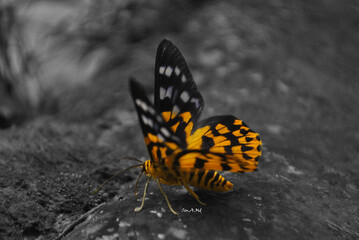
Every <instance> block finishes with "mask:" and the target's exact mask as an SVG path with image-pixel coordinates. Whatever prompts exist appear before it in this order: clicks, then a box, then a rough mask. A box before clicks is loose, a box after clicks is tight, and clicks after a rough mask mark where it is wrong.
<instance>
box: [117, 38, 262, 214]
mask: <svg viewBox="0 0 359 240" xmlns="http://www.w3.org/2000/svg"><path fill="white" fill-rule="evenodd" d="M130 90H131V94H132V97H133V100H134V103H135V107H136V110H137V114H138V119H139V122H140V125H141V128H142V131H143V134H144V138H145V143H146V146H147V149H148V152H149V154H150V157H151V159H150V160H147V161H145V162H144V163H142V164H140V165H136V166H133V167H141V168H142V173H145V175H146V176H147V177H148V179H147V182H146V185H145V190H144V195H143V200H142V205H141V206H140V207H138V208H136V209H135V211H140V210H141V209H142V207H143V204H144V199H145V194H146V190H147V186H148V184H149V181H150V180H151V179H154V180H155V181H156V182H157V184H158V186H159V188H160V190H161V192H162V194H163V195H164V197H165V199H166V201H167V204H168V207H169V208H170V210H171V211H172V212H173V213H174V214H178V213H177V212H176V211H174V210H173V208H172V207H171V205H170V203H169V201H168V198H167V196H166V194H165V193H164V191H163V189H162V187H161V183H162V184H167V185H183V186H184V187H185V188H186V189H187V190H188V192H189V193H190V194H191V195H192V196H193V197H194V198H195V199H196V200H197V201H198V202H199V203H200V204H203V205H204V203H203V202H201V201H200V200H199V197H198V196H197V194H196V193H195V192H194V191H193V190H192V188H191V187H190V186H193V187H196V188H201V189H207V190H211V191H217V192H226V191H229V190H231V189H232V187H233V184H232V183H231V182H229V181H227V180H226V179H225V178H224V177H223V176H221V175H220V174H219V173H218V172H217V170H218V171H231V172H239V173H242V172H251V171H254V170H256V169H257V165H258V160H259V157H260V156H261V140H260V138H259V134H258V133H256V132H254V131H253V130H251V129H250V128H249V127H248V126H247V125H246V124H245V123H244V122H243V121H242V120H240V119H238V118H236V117H234V116H231V115H224V116H215V117H211V118H208V119H205V120H202V121H198V119H199V117H200V114H201V112H202V109H203V106H204V102H203V98H202V96H201V94H200V93H199V91H198V90H197V87H196V84H195V82H194V81H193V79H192V75H191V72H190V70H189V68H188V66H187V64H186V61H185V60H184V57H183V56H182V54H181V52H180V51H179V50H178V48H177V47H176V46H175V45H173V44H172V43H171V42H170V41H168V40H163V41H162V42H161V43H160V45H159V47H158V50H157V56H156V65H155V94H154V104H152V103H151V101H150V100H149V99H148V98H147V96H146V94H145V91H144V89H143V87H142V86H141V85H140V84H139V83H138V82H136V81H135V80H134V79H130ZM131 168H132V167H131ZM121 172H122V171H121ZM142 173H141V175H140V177H141V176H142ZM116 175H118V174H116ZM140 177H139V178H140ZM137 182H138V180H137ZM136 187H137V183H136Z"/></svg>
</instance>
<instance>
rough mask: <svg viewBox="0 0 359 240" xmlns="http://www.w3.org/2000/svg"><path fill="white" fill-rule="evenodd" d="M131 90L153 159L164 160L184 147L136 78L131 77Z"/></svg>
mask: <svg viewBox="0 0 359 240" xmlns="http://www.w3.org/2000/svg"><path fill="white" fill-rule="evenodd" d="M130 90H131V95H132V98H133V101H134V103H135V107H136V110H137V114H138V120H139V122H140V125H141V128H142V132H143V135H144V138H145V143H146V146H147V149H148V152H149V153H150V156H151V160H152V161H160V160H163V159H164V158H166V156H168V155H170V154H172V153H173V152H174V151H175V150H177V149H180V148H183V147H184V146H183V142H182V140H181V139H180V138H179V137H178V136H176V135H174V134H173V132H172V130H171V128H170V127H169V126H168V125H167V124H166V122H165V121H164V119H163V117H162V116H161V114H160V113H159V112H157V110H156V109H155V108H154V106H153V104H152V103H151V102H150V101H149V99H148V98H147V96H146V94H145V91H144V89H143V87H142V86H141V85H140V84H139V83H138V82H136V81H135V80H134V79H130Z"/></svg>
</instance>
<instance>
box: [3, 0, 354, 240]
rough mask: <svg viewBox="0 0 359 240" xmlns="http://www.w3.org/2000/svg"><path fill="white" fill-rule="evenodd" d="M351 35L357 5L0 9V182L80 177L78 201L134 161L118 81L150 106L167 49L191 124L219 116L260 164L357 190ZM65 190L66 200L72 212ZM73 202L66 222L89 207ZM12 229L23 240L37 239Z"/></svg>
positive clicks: (233, 2)
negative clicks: (253, 134)
mask: <svg viewBox="0 0 359 240" xmlns="http://www.w3.org/2000/svg"><path fill="white" fill-rule="evenodd" d="M358 26H359V2H358V1H357V0H343V1H336V0H303V1H287V0H267V1H260V0H228V1H211V0H200V1H189V0H172V1H164V0H159V1H145V0H131V1H130V0H102V1H95V0H73V1H71V0H67V1H63V0H62V1H55V0H52V1H35V0H32V1H15V0H14V1H11V0H8V1H1V2H0V128H2V129H3V131H2V134H1V135H2V136H1V139H0V144H1V145H0V148H1V156H2V159H3V160H2V162H0V163H1V164H2V166H3V169H5V170H3V172H2V181H3V183H2V184H3V185H6V186H13V187H14V188H16V187H17V186H18V184H19V183H18V182H19V180H16V179H18V178H21V179H25V180H22V181H24V182H31V181H35V182H36V181H37V180H36V179H35V178H34V177H31V176H26V174H25V173H24V169H26V168H27V167H28V166H30V165H29V164H31V166H30V169H32V171H35V172H36V174H38V173H41V174H42V175H43V176H45V177H46V179H48V180H51V176H50V173H51V172H52V171H58V172H61V171H67V172H73V173H74V174H75V172H76V174H80V175H81V174H83V175H81V177H78V176H80V175H74V176H75V178H76V179H80V180H78V181H79V182H81V181H86V182H90V183H89V185H86V191H87V190H89V189H90V188H91V187H93V186H90V185H91V184H94V185H96V184H97V183H98V182H101V181H102V180H103V179H106V177H108V176H110V175H111V173H112V172H113V171H115V170H114V169H118V168H119V167H120V165H118V162H117V163H113V162H114V159H116V158H117V157H118V156H119V155H120V156H128V155H133V156H136V157H141V156H147V155H146V154H147V153H146V150H145V147H144V146H142V144H143V143H142V142H143V139H142V134H141V132H140V129H139V125H138V124H137V120H135V119H136V115H135V112H134V108H133V105H132V102H131V101H132V100H131V99H130V95H129V91H128V78H129V77H130V76H133V77H135V78H137V79H138V80H139V81H141V82H142V83H143V84H144V85H145V86H146V89H147V91H148V93H150V94H153V87H154V61H155V53H156V48H157V46H158V44H159V43H160V42H161V40H162V39H164V38H167V39H169V40H171V41H172V42H173V43H174V44H175V45H177V46H178V48H179V49H180V50H181V51H182V53H183V55H184V57H185V58H186V60H187V62H188V64H189V67H190V69H191V71H192V74H193V76H194V80H195V82H196V83H197V86H198V88H199V90H200V92H201V94H202V95H203V97H204V100H205V104H206V107H205V109H204V112H203V116H202V119H203V118H204V117H209V116H212V115H221V114H233V115H235V116H237V117H239V118H241V119H243V120H244V121H245V122H246V123H247V124H248V125H249V126H250V127H251V128H253V129H254V130H256V131H258V132H259V133H260V134H261V136H262V140H263V146H264V152H267V154H268V153H273V154H274V153H277V154H281V155H283V156H285V157H286V158H287V159H288V161H289V162H290V164H291V165H293V166H294V167H295V169H300V170H298V171H299V172H300V171H308V172H310V173H311V174H316V175H318V176H321V178H322V179H324V180H326V181H329V182H331V183H333V184H339V183H338V182H340V181H339V180H338V179H337V176H341V177H343V176H344V177H345V178H347V179H350V182H352V184H353V186H355V188H357V189H359V178H358V169H359V149H358V143H359V128H358V124H357V119H359V110H358V106H357V105H358V103H359V94H358V91H359V81H358V76H359V68H358V66H359V31H358ZM32 141H33V142H32ZM141 146H142V147H141ZM15 152H16V154H15ZM109 152H110V153H109ZM138 153H140V154H142V155H141V156H137V155H138ZM136 154H137V155H136ZM14 156H16V157H14ZM60 156H66V157H63V158H61V157H60ZM272 156H273V155H272ZM9 159H12V161H9ZM264 159H266V157H265V156H264ZM99 161H101V164H102V168H101V169H100V168H99V165H98V164H99V163H100V162H99ZM65 163H66V164H65ZM75 163H76V164H77V165H76V164H75ZM47 164H48V165H47ZM65 165H66V166H65ZM50 166H51V168H52V167H53V168H54V169H53V170H49V169H50ZM80 166H81V167H80ZM121 167H122V165H121ZM86 171H87V172H86ZM293 171H294V170H293ZM10 172H11V173H12V175H13V176H14V177H13V178H8V175H9V173H10ZM88 172H90V173H88ZM52 173H54V172H52ZM24 174H25V175H24ZM90 174H92V175H93V176H95V178H96V181H95V180H89V179H91V177H90V176H89V175H90ZM30 175H31V174H30ZM76 176H77V177H76ZM62 177H64V175H62ZM66 177H68V176H67V175H66ZM29 179H30V180H29ZM52 180H53V179H52ZM130 180H132V178H131V177H130V178H129V179H127V180H126V179H122V181H130ZM53 181H55V180H53ZM91 181H92V182H91ZM49 184H50V183H49ZM74 184H75V183H74ZM20 185H21V184H20ZM45 186H48V187H49V188H50V185H46V184H45ZM51 186H52V187H51V188H53V185H51ZM338 187H339V185H338ZM82 188H85V187H83V186H82ZM75 190H76V187H75V186H72V187H69V188H68V189H67V194H70V193H71V194H73V195H71V196H72V197H74V198H75V200H73V205H72V206H80V205H81V204H82V202H81V201H83V200H81V201H80V197H81V196H84V195H81V194H80V196H77V197H75V195H76V194H78V192H76V191H75ZM49 191H50V190H49ZM81 191H85V190H84V189H82V190H81ZM113 191H114V190H113ZM51 194H52V195H53V196H56V194H57V193H51ZM111 194H112V195H114V194H115V193H111ZM111 194H110V195H111ZM49 195H50V193H49ZM4 196H5V195H4ZM6 196H7V199H11V200H13V199H14V198H15V196H12V195H11V191H10V192H9V193H8V195H6ZM105 198H108V196H107V197H103V199H102V201H104V199H105ZM76 199H77V200H76ZM86 201H88V202H87V205H86V207H83V206H82V205H81V206H82V207H79V209H82V210H78V211H79V212H81V211H84V209H88V208H90V207H91V206H94V205H95V202H94V201H95V200H92V199H90V200H86ZM3 206H5V205H3ZM68 211H74V210H73V209H72V210H68ZM12 214H13V215H12V216H13V219H16V217H14V216H17V215H16V211H15V213H12ZM72 214H73V215H75V213H74V212H72ZM70 215H71V214H70ZM29 218H31V217H29ZM19 225H20V226H22V227H24V226H25V229H27V228H26V226H27V227H28V229H30V230H29V232H30V235H31V234H33V232H32V231H35V230H36V231H38V232H46V231H47V230H44V229H48V228H51V227H50V226H47V228H46V227H42V228H41V227H39V226H42V225H36V227H34V226H33V225H31V226H30V227H29V226H28V225H26V224H25V221H24V222H23V223H22V222H21V221H20V223H19ZM34 229H35V230H34ZM36 231H35V235H36ZM31 236H32V235H31Z"/></svg>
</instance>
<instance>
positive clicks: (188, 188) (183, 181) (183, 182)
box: [180, 178, 206, 205]
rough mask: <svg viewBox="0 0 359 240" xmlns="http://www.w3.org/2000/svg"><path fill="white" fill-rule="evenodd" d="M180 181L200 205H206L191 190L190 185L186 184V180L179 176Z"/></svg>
mask: <svg viewBox="0 0 359 240" xmlns="http://www.w3.org/2000/svg"><path fill="white" fill-rule="evenodd" d="M180 181H181V182H182V184H183V186H184V187H185V188H186V189H187V191H188V192H189V193H190V194H191V195H192V197H194V198H195V199H196V200H197V202H199V203H200V204H202V205H206V204H205V203H204V202H202V201H201V200H199V197H198V195H197V194H196V193H195V192H194V191H193V190H192V188H191V187H190V186H188V184H187V182H186V181H185V180H183V179H182V178H180Z"/></svg>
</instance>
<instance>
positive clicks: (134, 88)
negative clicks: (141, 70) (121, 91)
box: [129, 77, 145, 97]
mask: <svg viewBox="0 0 359 240" xmlns="http://www.w3.org/2000/svg"><path fill="white" fill-rule="evenodd" d="M129 82H130V92H131V95H132V97H135V96H138V95H139V94H145V90H144V88H143V87H142V85H141V84H140V83H139V82H138V81H137V80H136V79H135V78H133V77H130V78H129Z"/></svg>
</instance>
